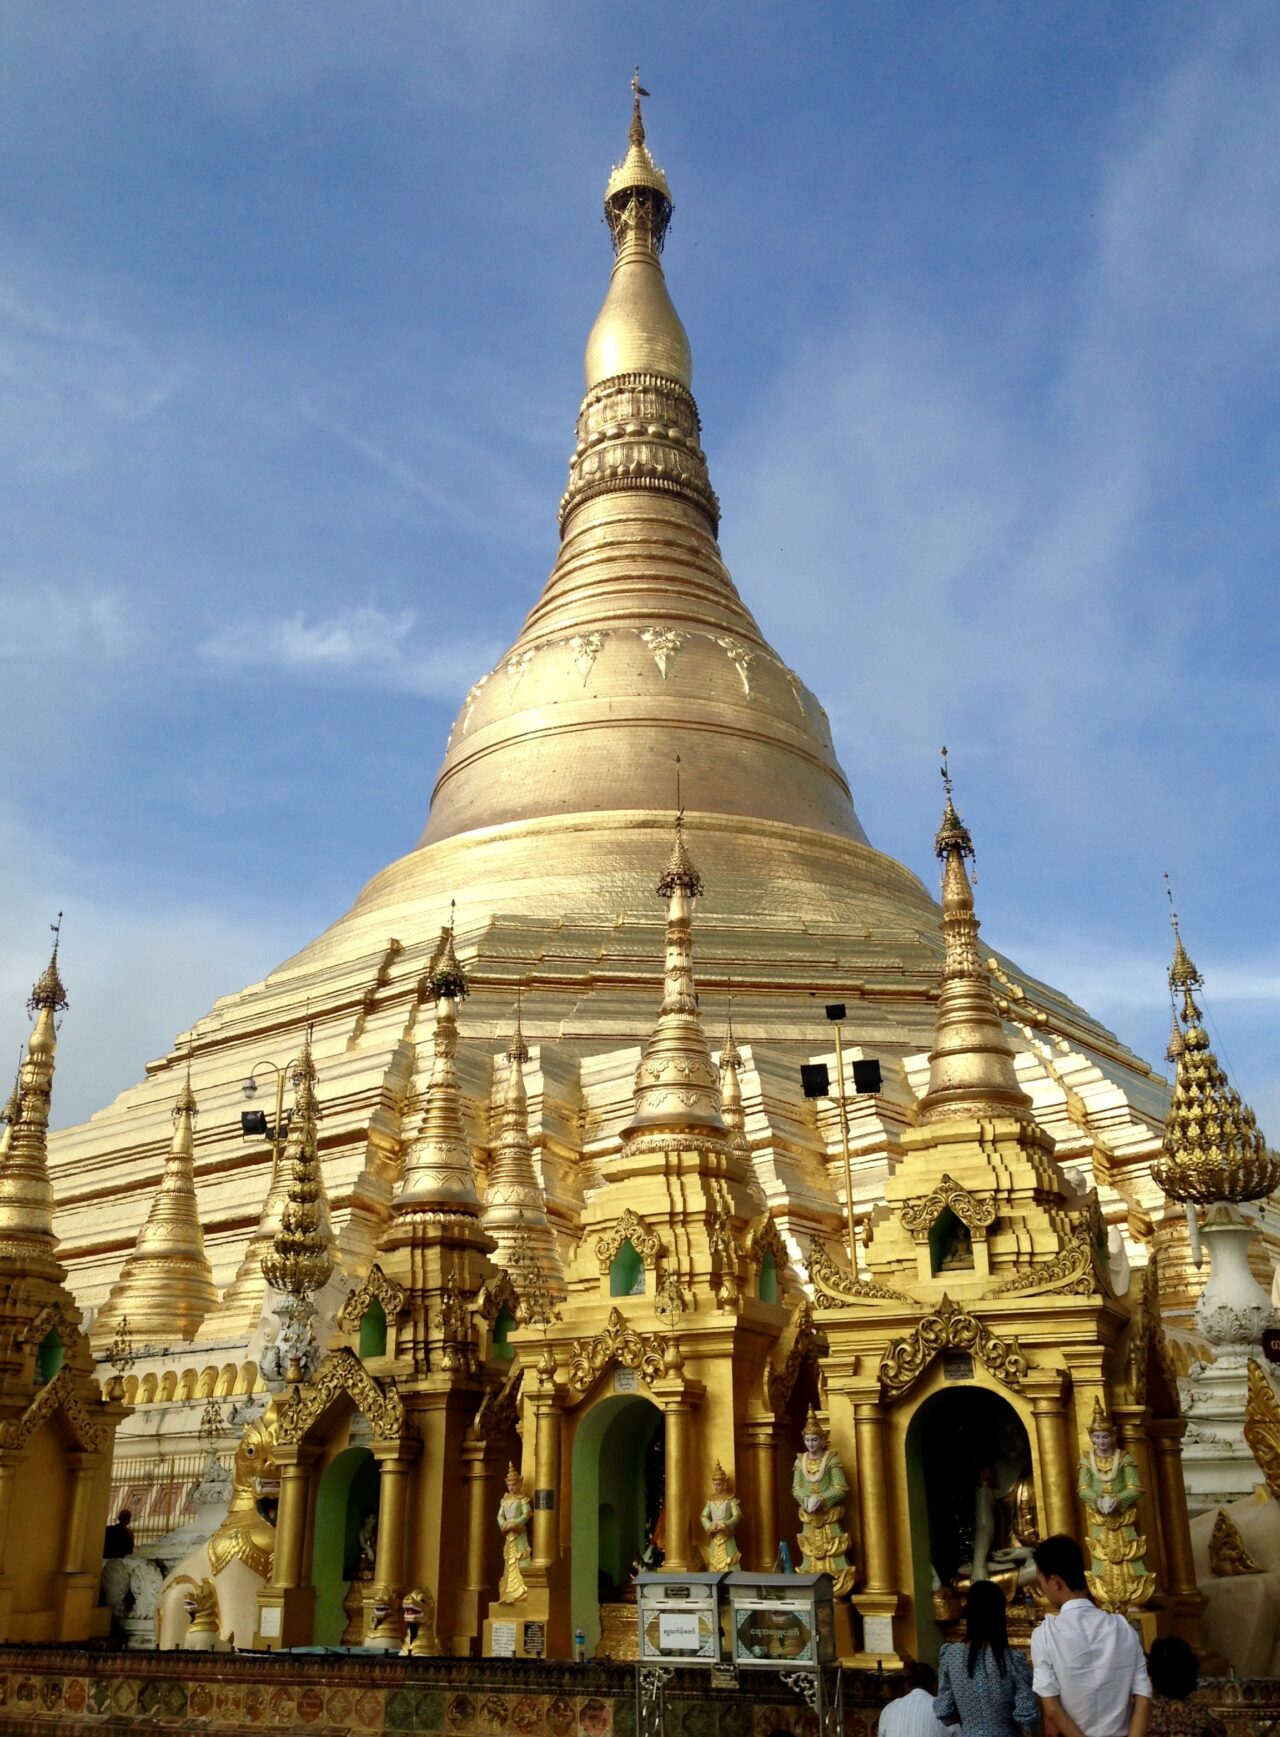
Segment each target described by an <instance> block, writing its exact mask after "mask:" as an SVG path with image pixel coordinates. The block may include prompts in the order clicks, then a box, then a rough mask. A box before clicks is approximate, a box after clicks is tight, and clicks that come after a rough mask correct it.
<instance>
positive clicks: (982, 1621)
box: [934, 1580, 1036, 1737]
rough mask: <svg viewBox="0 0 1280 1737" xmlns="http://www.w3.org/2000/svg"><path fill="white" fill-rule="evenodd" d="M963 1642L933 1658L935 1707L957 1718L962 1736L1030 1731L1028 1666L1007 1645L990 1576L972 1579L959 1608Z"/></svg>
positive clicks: (1032, 1708)
mask: <svg viewBox="0 0 1280 1737" xmlns="http://www.w3.org/2000/svg"><path fill="white" fill-rule="evenodd" d="M964 1634H965V1638H964V1639H963V1640H962V1641H948V1642H947V1644H946V1646H944V1647H943V1649H942V1657H941V1658H940V1659H939V1661H938V1675H939V1683H938V1698H937V1700H936V1701H935V1702H934V1711H935V1713H936V1714H937V1716H938V1718H939V1719H941V1720H943V1721H944V1722H945V1723H948V1724H951V1723H954V1722H955V1721H956V1720H957V1719H958V1720H959V1721H960V1729H961V1731H963V1732H964V1733H965V1737H970V1733H973V1737H1016V1733H1017V1732H1018V1731H1019V1730H1020V1729H1021V1730H1027V1731H1030V1730H1034V1728H1035V1725H1036V1697H1035V1693H1034V1691H1033V1690H1032V1687H1031V1667H1030V1665H1028V1663H1027V1661H1026V1660H1025V1659H1024V1658H1023V1656H1022V1654H1021V1653H1020V1652H1017V1651H1016V1650H1015V1649H1014V1648H1012V1647H1011V1646H1010V1645H1009V1634H1008V1630H1007V1628H1006V1625H1005V1602H1004V1593H1003V1592H1001V1590H1000V1588H999V1587H998V1586H997V1585H996V1584H995V1582H994V1581H993V1580H975V1581H974V1582H973V1585H972V1586H971V1587H970V1588H969V1596H968V1599H967V1600H966V1602H965V1607H964Z"/></svg>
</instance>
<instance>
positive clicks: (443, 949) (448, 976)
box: [427, 899, 469, 1001]
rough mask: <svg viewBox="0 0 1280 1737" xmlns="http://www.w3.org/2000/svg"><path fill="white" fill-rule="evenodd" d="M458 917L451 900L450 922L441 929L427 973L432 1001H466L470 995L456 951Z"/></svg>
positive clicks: (464, 973)
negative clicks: (454, 937) (455, 934)
mask: <svg viewBox="0 0 1280 1737" xmlns="http://www.w3.org/2000/svg"><path fill="white" fill-rule="evenodd" d="M456 916H457V901H456V900H454V899H450V900H449V922H448V926H447V927H446V928H443V929H441V931H440V939H439V941H438V942H437V943H436V950H435V953H434V955H433V956H432V960H431V967H430V969H429V970H428V972H427V994H428V996H429V998H430V999H431V1000H432V1001H440V1000H448V1001H465V1000H466V998H467V995H468V993H469V987H468V984H467V974H466V972H465V971H464V970H463V969H462V967H461V965H459V963H458V955H457V953H456V952H455V951H454V945H453V935H454V923H455V920H456Z"/></svg>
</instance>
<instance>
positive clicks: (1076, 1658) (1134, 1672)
mask: <svg viewBox="0 0 1280 1737" xmlns="http://www.w3.org/2000/svg"><path fill="white" fill-rule="evenodd" d="M1034 1555H1035V1564H1036V1585H1037V1587H1038V1588H1039V1589H1040V1591H1041V1592H1042V1593H1043V1594H1044V1596H1045V1598H1046V1599H1048V1601H1049V1604H1050V1605H1051V1606H1052V1608H1053V1611H1054V1615H1052V1616H1047V1617H1046V1618H1045V1619H1044V1621H1043V1622H1042V1623H1041V1624H1040V1626H1039V1628H1038V1629H1036V1631H1035V1633H1034V1634H1033V1635H1032V1637H1031V1664H1032V1668H1033V1676H1032V1684H1033V1687H1034V1688H1035V1692H1036V1694H1037V1695H1039V1697H1040V1704H1041V1706H1042V1707H1043V1709H1044V1716H1045V1720H1046V1722H1047V1721H1050V1720H1051V1721H1052V1722H1053V1724H1054V1725H1055V1726H1056V1727H1057V1730H1058V1732H1059V1737H1145V1733H1146V1729H1147V1720H1148V1719H1149V1718H1150V1716H1151V1680H1150V1678H1149V1677H1148V1676H1147V1664H1146V1660H1145V1659H1144V1658H1143V1656H1142V1645H1141V1642H1140V1641H1139V1640H1138V1637H1137V1635H1136V1634H1135V1633H1134V1631H1133V1629H1132V1627H1131V1626H1130V1625H1129V1623H1127V1622H1126V1621H1125V1619H1124V1617H1122V1616H1118V1615H1114V1614H1111V1613H1108V1612H1107V1611H1105V1610H1099V1609H1098V1607H1097V1605H1096V1604H1094V1602H1093V1600H1092V1599H1091V1598H1090V1597H1089V1592H1088V1586H1087V1583H1086V1581H1085V1577H1084V1555H1083V1553H1082V1551H1081V1549H1080V1546H1079V1545H1078V1544H1077V1543H1076V1541H1075V1539H1074V1538H1068V1537H1066V1536H1065V1534H1063V1533H1058V1535H1057V1536H1056V1537H1053V1538H1046V1539H1045V1540H1044V1542H1043V1544H1037V1545H1036V1548H1035V1552H1034Z"/></svg>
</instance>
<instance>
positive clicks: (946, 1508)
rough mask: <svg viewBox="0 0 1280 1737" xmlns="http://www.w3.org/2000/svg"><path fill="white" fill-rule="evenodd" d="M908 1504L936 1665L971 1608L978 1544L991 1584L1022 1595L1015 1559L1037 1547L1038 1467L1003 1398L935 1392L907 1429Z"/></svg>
mask: <svg viewBox="0 0 1280 1737" xmlns="http://www.w3.org/2000/svg"><path fill="white" fill-rule="evenodd" d="M906 1468H907V1499H908V1512H909V1518H910V1525H911V1570H912V1585H913V1587H914V1591H915V1617H916V1653H917V1656H918V1657H920V1658H923V1659H930V1660H932V1661H933V1662H935V1663H936V1662H937V1655H938V1650H939V1648H940V1646H941V1644H942V1642H943V1640H944V1639H946V1638H948V1632H949V1628H950V1625H951V1624H952V1623H953V1622H954V1621H955V1620H956V1618H957V1617H958V1614H959V1612H960V1610H962V1609H963V1605H964V1595H965V1590H966V1588H967V1584H968V1578H969V1570H970V1568H971V1566H972V1564H973V1555H974V1546H975V1543H977V1544H978V1546H979V1548H980V1549H982V1550H984V1551H985V1552H986V1556H987V1571H986V1574H985V1576H984V1577H985V1578H988V1579H998V1580H999V1581H1000V1582H1001V1583H1002V1585H1004V1583H1006V1582H1007V1585H1005V1592H1006V1596H1007V1597H1009V1598H1010V1603H1011V1607H1012V1604H1013V1603H1014V1602H1015V1601H1016V1600H1017V1599H1018V1598H1019V1597H1020V1596H1021V1594H1020V1592H1019V1589H1018V1587H1017V1584H1016V1583H1017V1580H1018V1576H1019V1572H1020V1568H1021V1564H1020V1563H1019V1562H1018V1561H1017V1560H1013V1561H1010V1559H1009V1553H1010V1552H1014V1553H1015V1555H1016V1552H1017V1551H1018V1549H1019V1548H1020V1540H1021V1541H1025V1540H1026V1539H1027V1538H1028V1534H1030V1542H1034V1541H1035V1523H1034V1495H1033V1494H1032V1488H1033V1486H1032V1478H1033V1461H1032V1450H1031V1442H1030V1438H1029V1437H1028V1435H1027V1431H1026V1428H1025V1426H1024V1425H1023V1422H1022V1420H1021V1418H1020V1417H1019V1416H1018V1414H1017V1412H1016V1411H1015V1410H1014V1408H1013V1406H1012V1405H1010V1404H1009V1402H1008V1400H1006V1399H1003V1398H1001V1396H1000V1395H999V1394H998V1393H992V1392H991V1391H990V1390H989V1389H987V1388H983V1387H970V1386H956V1387H949V1388H946V1389H944V1390H943V1391H942V1392H941V1393H934V1394H931V1395H930V1397H929V1398H928V1399H926V1400H924V1402H923V1403H922V1404H921V1405H920V1407H919V1408H918V1410H917V1411H916V1413H915V1415H914V1417H913V1418H912V1419H911V1422H910V1424H909V1425H908V1427H907V1440H906Z"/></svg>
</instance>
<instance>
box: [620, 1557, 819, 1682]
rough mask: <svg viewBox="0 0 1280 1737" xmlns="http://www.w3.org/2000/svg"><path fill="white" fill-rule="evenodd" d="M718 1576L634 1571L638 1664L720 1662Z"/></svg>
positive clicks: (709, 1663)
mask: <svg viewBox="0 0 1280 1737" xmlns="http://www.w3.org/2000/svg"><path fill="white" fill-rule="evenodd" d="M723 1579H724V1575H723V1574H637V1575H636V1582H635V1585H636V1602H637V1605H638V1606H639V1618H640V1663H641V1664H642V1665H659V1664H667V1665H718V1664H719V1663H720V1661H721V1650H722V1649H721V1644H720V1593H719V1588H720V1583H721V1581H722V1580H723ZM827 1584H828V1586H830V1584H831V1583H830V1581H828V1582H827Z"/></svg>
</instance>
